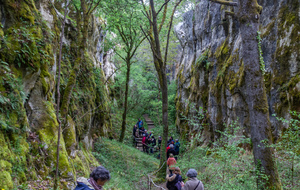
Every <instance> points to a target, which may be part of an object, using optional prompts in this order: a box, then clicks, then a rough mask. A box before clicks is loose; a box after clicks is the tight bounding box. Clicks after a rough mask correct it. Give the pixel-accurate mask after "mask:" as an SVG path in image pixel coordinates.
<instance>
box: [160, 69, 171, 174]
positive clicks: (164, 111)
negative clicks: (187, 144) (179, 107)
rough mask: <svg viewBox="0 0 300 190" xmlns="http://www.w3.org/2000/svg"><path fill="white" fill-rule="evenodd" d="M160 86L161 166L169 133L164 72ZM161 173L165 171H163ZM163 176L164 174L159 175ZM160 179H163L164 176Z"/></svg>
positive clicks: (164, 159) (166, 85)
mask: <svg viewBox="0 0 300 190" xmlns="http://www.w3.org/2000/svg"><path fill="white" fill-rule="evenodd" d="M161 74H162V84H160V86H161V92H162V118H163V121H162V122H163V126H164V130H163V136H162V144H161V149H160V155H161V156H160V165H162V164H163V163H164V162H165V161H166V159H167V155H166V149H165V148H166V147H167V141H168V133H169V126H168V82H167V75H166V71H165V70H163V71H162V73H161ZM162 171H165V170H164V169H163V170H162ZM161 174H164V173H161ZM162 177H165V176H164V175H163V176H162Z"/></svg>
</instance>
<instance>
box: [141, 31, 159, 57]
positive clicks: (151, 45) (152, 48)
mask: <svg viewBox="0 0 300 190" xmlns="http://www.w3.org/2000/svg"><path fill="white" fill-rule="evenodd" d="M140 27H141V29H142V32H143V33H144V35H145V37H146V38H147V40H148V42H149V44H150V47H151V50H152V52H153V54H154V56H155V57H156V58H158V55H157V54H156V52H155V51H154V47H153V44H152V42H151V40H150V39H149V38H148V35H147V34H146V32H145V31H144V29H143V27H142V26H140Z"/></svg>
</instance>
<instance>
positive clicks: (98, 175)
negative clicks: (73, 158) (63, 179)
mask: <svg viewBox="0 0 300 190" xmlns="http://www.w3.org/2000/svg"><path fill="white" fill-rule="evenodd" d="M109 180H110V173H109V171H108V170H107V169H105V168H104V167H103V166H98V167H97V168H96V169H95V170H94V171H93V172H92V173H91V174H90V178H89V179H87V178H84V177H80V178H78V179H77V186H76V188H75V189H74V190H103V188H102V186H103V185H104V184H105V183H106V182H107V181H109Z"/></svg>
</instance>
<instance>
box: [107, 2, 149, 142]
mask: <svg viewBox="0 0 300 190" xmlns="http://www.w3.org/2000/svg"><path fill="white" fill-rule="evenodd" d="M140 10H141V7H140V4H139V3H138V2H137V1H134V0H109V1H108V2H107V3H106V6H105V7H103V11H104V12H105V13H106V17H107V22H108V29H109V30H110V31H111V32H114V33H116V34H117V37H116V38H115V39H114V43H113V45H114V47H113V49H114V50H115V53H116V54H117V55H118V56H119V57H120V58H121V59H122V60H123V61H124V62H125V64H126V68H127V69H126V83H125V97H124V104H123V105H124V106H123V107H124V110H123V114H122V127H121V128H122V130H121V134H120V138H119V141H120V142H123V139H124V136H125V131H126V115H127V110H128V92H129V80H130V69H131V64H132V63H133V59H134V55H135V54H136V51H137V49H138V47H139V46H140V45H141V43H142V42H143V41H144V39H145V37H143V34H142V32H141V31H140V29H139V23H142V20H143V17H142V15H141V14H140Z"/></svg>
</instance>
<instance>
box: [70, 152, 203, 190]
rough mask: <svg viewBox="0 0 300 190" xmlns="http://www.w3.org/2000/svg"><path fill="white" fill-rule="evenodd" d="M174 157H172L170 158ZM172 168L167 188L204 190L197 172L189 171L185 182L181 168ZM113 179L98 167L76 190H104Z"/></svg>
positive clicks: (80, 181)
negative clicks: (106, 184)
mask: <svg viewBox="0 0 300 190" xmlns="http://www.w3.org/2000/svg"><path fill="white" fill-rule="evenodd" d="M171 156H173V155H170V157H171ZM170 168H172V173H170V174H167V176H166V179H167V188H168V189H169V190H204V187H203V184H202V182H201V181H200V180H198V179H197V171H196V170H195V169H189V170H188V172H187V174H186V175H187V177H188V181H187V182H186V183H184V182H183V179H182V177H181V171H180V168H179V167H174V168H173V167H170ZM110 178H111V176H110V173H109V171H108V170H107V169H106V168H104V167H103V166H98V167H97V168H96V169H94V170H93V172H92V173H91V174H90V178H88V179H87V178H84V177H80V178H78V179H77V186H76V187H75V189H74V190H103V186H104V184H105V183H106V182H107V181H109V180H110Z"/></svg>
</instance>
